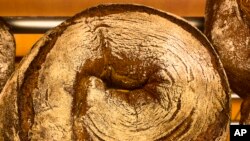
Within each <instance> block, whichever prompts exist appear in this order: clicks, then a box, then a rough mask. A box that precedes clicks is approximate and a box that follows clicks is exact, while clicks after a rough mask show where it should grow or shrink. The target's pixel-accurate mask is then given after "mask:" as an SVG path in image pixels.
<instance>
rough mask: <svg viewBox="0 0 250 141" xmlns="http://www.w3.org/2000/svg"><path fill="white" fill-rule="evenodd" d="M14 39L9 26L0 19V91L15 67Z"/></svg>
mask: <svg viewBox="0 0 250 141" xmlns="http://www.w3.org/2000/svg"><path fill="white" fill-rule="evenodd" d="M14 65H15V40H14V37H13V35H12V34H11V33H10V31H9V28H8V27H7V25H6V24H5V23H4V21H3V20H2V19H0V92H1V91H2V89H3V87H4V85H5V83H6V81H7V80H8V78H9V77H10V75H11V73H12V72H13V71H14V69H15V66H14Z"/></svg>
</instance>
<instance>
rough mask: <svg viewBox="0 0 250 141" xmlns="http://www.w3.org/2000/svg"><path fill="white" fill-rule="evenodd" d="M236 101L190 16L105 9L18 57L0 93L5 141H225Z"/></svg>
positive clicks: (83, 17)
mask: <svg viewBox="0 0 250 141" xmlns="http://www.w3.org/2000/svg"><path fill="white" fill-rule="evenodd" d="M156 21H157V22H156ZM229 99H230V91H229V86H228V83H227V78H226V75H225V72H224V70H223V67H222V65H221V62H220V60H219V58H218V55H217V54H216V52H215V51H214V49H213V47H212V46H211V44H210V43H209V42H208V40H207V39H206V37H205V36H204V35H203V34H202V33H201V32H199V31H198V30H197V29H195V28H194V27H192V26H191V25H189V24H188V23H187V22H186V21H184V20H183V19H180V18H179V17H177V16H174V15H171V14H168V13H165V12H162V11H158V10H155V9H152V8H149V7H145V6H139V5H129V4H111V5H99V6H97V7H93V8H90V9H87V10H85V11H83V12H82V13H80V14H77V15H76V16H74V17H73V18H71V19H69V20H67V21H65V22H64V23H62V24H61V25H60V26H58V27H56V28H54V29H52V30H51V31H49V32H48V33H46V35H45V36H44V37H43V38H41V39H40V40H39V41H38V42H37V43H36V44H35V45H34V47H33V49H32V51H31V52H30V54H29V55H27V56H26V57H25V58H24V59H23V60H22V61H21V65H20V66H19V68H18V69H17V70H16V72H15V73H14V75H13V76H12V78H11V79H10V81H9V82H8V83H7V84H6V86H5V88H4V90H3V94H2V95H1V96H0V108H1V109H3V110H2V111H1V112H0V123H3V124H2V125H1V126H0V139H1V137H2V138H3V139H5V140H94V141H95V140H97V141H98V140H99V141H100V140H110V141H113V140H114V141H115V140H129V141H133V140H140V141H143V140H145V141H151V140H152V141H153V140H176V141H181V140H196V141H198V140H225V139H226V136H227V133H228V130H227V128H228V124H229V115H230V110H229V102H230V101H229ZM10 100H11V101H12V103H9V102H7V101H10ZM13 103H15V104H13ZM7 113H8V114H9V115H8V118H7V117H6V116H5V115H6V114H7ZM204 115H206V116H204ZM208 135H209V138H207V136H208Z"/></svg>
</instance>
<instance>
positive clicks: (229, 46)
mask: <svg viewBox="0 0 250 141" xmlns="http://www.w3.org/2000/svg"><path fill="white" fill-rule="evenodd" d="M247 7H248V5H247V2H246V1H245V0H221V1H215V0H209V1H208V3H207V8H206V25H205V28H206V29H205V30H206V31H205V34H206V35H207V36H208V38H209V39H210V40H211V42H212V44H213V45H214V47H215V48H216V50H217V51H218V54H219V56H220V58H221V60H222V62H223V66H224V68H225V70H226V73H227V75H228V79H229V82H230V86H231V88H232V90H233V91H234V92H236V93H237V94H239V95H240V96H241V97H243V98H245V97H247V96H248V95H249V93H250V83H249V82H250V58H249V56H250V48H249V43H250V40H249V39H250V31H249V12H248V11H247Z"/></svg>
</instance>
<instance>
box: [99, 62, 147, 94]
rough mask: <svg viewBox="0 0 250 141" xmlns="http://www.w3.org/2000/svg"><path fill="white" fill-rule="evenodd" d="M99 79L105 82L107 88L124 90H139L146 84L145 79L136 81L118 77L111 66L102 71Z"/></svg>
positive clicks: (123, 76) (126, 77) (121, 76)
mask: <svg viewBox="0 0 250 141" xmlns="http://www.w3.org/2000/svg"><path fill="white" fill-rule="evenodd" d="M101 79H102V80H103V81H104V82H106V86H107V88H116V89H126V90H135V89H140V88H143V86H144V85H145V84H146V83H147V79H146V78H144V79H137V80H136V79H133V78H130V77H128V76H125V75H120V74H118V73H117V72H116V71H115V69H114V68H112V67H111V66H109V67H106V68H105V69H104V70H103V72H102V74H101Z"/></svg>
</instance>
